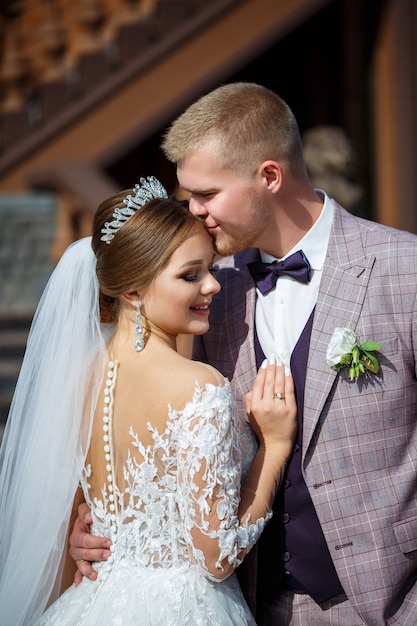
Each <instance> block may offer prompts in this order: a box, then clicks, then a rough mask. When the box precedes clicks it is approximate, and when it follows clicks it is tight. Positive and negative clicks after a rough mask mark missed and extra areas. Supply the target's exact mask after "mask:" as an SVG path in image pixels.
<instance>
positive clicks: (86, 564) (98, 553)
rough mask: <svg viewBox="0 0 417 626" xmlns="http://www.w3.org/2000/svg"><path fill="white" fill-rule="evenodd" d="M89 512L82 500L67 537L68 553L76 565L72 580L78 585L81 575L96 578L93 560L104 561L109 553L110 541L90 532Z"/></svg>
mask: <svg viewBox="0 0 417 626" xmlns="http://www.w3.org/2000/svg"><path fill="white" fill-rule="evenodd" d="M91 521H92V520H91V513H90V509H89V508H88V505H87V504H86V503H85V502H82V503H81V504H80V505H79V507H78V516H77V518H76V520H75V522H74V526H73V529H72V532H71V534H70V537H69V546H70V547H69V554H70V556H71V557H72V559H73V560H74V561H75V563H76V565H77V568H78V569H77V571H76V572H75V575H74V582H75V584H76V585H79V584H80V582H81V581H82V578H83V576H86V577H87V578H90V580H96V578H97V572H96V571H95V570H94V569H93V567H92V562H93V561H106V560H107V559H108V558H109V556H110V555H111V551H110V546H111V541H110V540H109V539H106V538H105V537H97V536H95V535H92V534H91V532H90V525H91Z"/></svg>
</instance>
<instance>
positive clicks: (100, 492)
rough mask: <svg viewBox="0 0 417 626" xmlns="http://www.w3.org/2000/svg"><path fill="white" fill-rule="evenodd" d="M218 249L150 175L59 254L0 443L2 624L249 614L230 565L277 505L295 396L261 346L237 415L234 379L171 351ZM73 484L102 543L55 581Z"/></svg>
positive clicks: (198, 330)
mask: <svg viewBox="0 0 417 626" xmlns="http://www.w3.org/2000/svg"><path fill="white" fill-rule="evenodd" d="M212 262H213V247H212V242H211V238H210V236H209V234H208V233H207V231H206V230H205V228H204V226H203V224H202V223H201V222H199V220H198V219H197V218H196V217H194V216H192V215H191V214H190V213H189V212H188V210H187V208H186V207H184V206H183V205H182V204H181V203H179V202H177V201H174V200H173V199H169V198H167V194H166V191H165V189H164V188H163V187H162V185H161V184H160V183H159V182H158V181H157V180H156V179H154V178H153V177H150V178H148V179H141V181H140V184H139V185H136V186H135V188H134V190H133V192H131V193H130V194H129V193H128V192H123V193H121V194H117V195H116V196H114V197H112V198H110V199H109V200H107V201H105V202H103V203H102V204H101V205H100V207H99V208H98V210H97V213H96V215H95V218H94V223H93V235H92V238H85V239H82V240H80V241H78V242H76V243H75V244H73V245H72V246H70V248H69V249H68V250H67V251H66V253H65V254H64V256H63V258H62V259H61V261H60V263H59V264H58V266H57V268H56V270H55V271H54V273H53V275H52V277H51V279H50V281H49V283H48V285H47V287H46V290H45V293H44V295H43V296H42V299H41V302H40V304H39V307H38V310H37V312H36V315H35V318H34V321H33V324H32V328H31V332H30V336H29V340H28V346H27V350H26V355H25V359H24V363H23V365H22V369H21V373H20V376H19V380H18V384H17V386H16V391H15V396H14V399H13V402H12V406H11V409H10V414H9V418H8V421H7V428H6V432H5V436H4V441H3V445H2V448H1V455H0V484H1V496H0V519H1V526H2V530H1V536H0V606H1V609H2V620H4V623H5V624H10V625H11V624H13V626H19V625H29V624H30V625H31V626H32V625H33V624H35V623H36V624H39V625H44V626H46V625H50V624H57V625H58V624H59V625H64V624H69V625H75V624H81V623H82V624H83V625H91V626H96V625H97V624H101V625H106V624H123V625H124V626H125V625H133V624H137V625H141V626H146V625H149V626H154V625H157V624H161V625H164V626H170V625H174V624H180V625H188V624H189V625H190V626H191V625H192V626H197V625H199V624H201V625H218V626H227V625H229V624H230V625H236V626H242V625H243V624H254V623H255V622H254V619H253V617H252V616H251V614H250V612H249V609H248V607H247V605H246V603H245V601H244V599H243V596H242V593H241V591H240V588H239V585H238V582H237V578H236V575H235V574H234V570H235V568H236V567H237V566H238V565H239V564H240V563H241V561H242V559H243V558H244V557H245V555H246V554H247V552H248V551H249V550H250V549H251V548H252V547H253V545H254V544H255V542H256V541H257V540H258V538H259V536H260V534H261V533H262V530H263V528H264V526H265V524H266V523H267V522H268V520H269V519H270V517H271V509H272V502H273V499H274V495H275V493H276V490H277V488H278V487H279V483H280V480H281V477H282V473H283V469H284V466H285V463H286V460H287V459H288V457H289V455H290V452H291V448H292V444H293V440H294V435H295V430H296V406H295V399H294V390H293V384H292V378H291V376H289V375H285V373H284V368H283V367H282V366H280V365H277V364H276V362H275V359H274V358H273V357H272V358H271V359H269V361H268V362H265V363H264V364H263V365H262V367H261V368H260V370H259V373H258V375H257V377H256V379H255V381H254V386H253V390H252V392H251V394H250V395H249V397H248V398H247V408H248V420H249V422H250V425H249V423H246V422H245V423H242V422H240V421H239V420H238V418H237V416H236V411H235V407H234V403H233V400H232V396H231V389H230V385H229V382H228V381H227V380H225V379H224V378H223V377H222V376H221V375H220V374H219V373H218V372H217V371H216V370H215V369H214V368H212V367H211V366H209V365H206V364H204V363H197V362H193V361H191V360H189V359H187V358H185V357H184V356H182V355H181V354H179V352H178V351H177V349H176V338H177V337H178V335H179V334H190V335H197V334H202V333H204V332H206V331H207V329H208V327H209V313H210V304H211V301H212V298H213V296H215V294H216V293H217V292H218V291H219V288H220V287H219V284H218V282H217V281H216V279H215V278H214V276H213V274H212V271H211V266H212ZM278 391H280V392H284V394H285V395H284V397H285V399H284V400H279V401H276V400H274V394H277V392H278ZM281 395H282V394H279V396H281ZM251 427H252V428H251ZM80 494H81V498H83V499H85V501H86V502H87V504H88V505H89V507H90V508H91V513H92V518H93V524H92V532H93V533H94V534H95V535H102V536H105V537H107V538H108V539H109V540H110V542H111V550H112V555H111V557H110V558H109V559H108V560H107V561H106V562H103V563H97V564H95V568H96V571H97V577H96V580H89V579H88V578H84V579H83V581H82V582H81V584H80V585H78V586H76V585H74V584H73V585H71V586H70V587H69V588H68V589H67V590H65V591H64V586H65V585H63V584H62V580H66V579H68V576H69V577H71V576H72V575H73V573H71V572H70V573H69V574H68V573H67V572H66V568H67V567H68V566H69V565H70V564H72V565H73V562H72V560H71V559H70V558H68V557H67V533H68V527H69V522H70V517H71V512H72V509H73V507H75V504H74V503H76V502H77V501H79V500H80ZM66 557H67V558H66Z"/></svg>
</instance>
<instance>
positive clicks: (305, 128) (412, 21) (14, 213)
mask: <svg viewBox="0 0 417 626" xmlns="http://www.w3.org/2000/svg"><path fill="white" fill-rule="evenodd" d="M416 35H417V2H416V1H415V0H37V1H36V2H34V1H33V0H0V46H1V47H0V53H1V56H0V225H1V228H0V438H1V432H2V425H4V423H5V421H6V416H7V411H8V407H9V404H10V400H11V396H12V393H13V389H14V386H15V383H16V379H17V375H18V371H19V367H20V364H21V359H22V356H23V353H24V346H25V342H26V339H27V333H28V329H29V326H30V321H31V318H32V316H33V313H34V310H35V307H36V305H37V303H38V300H39V297H40V294H41V292H42V289H43V287H44V286H45V284H46V281H47V279H48V277H49V275H50V273H51V271H52V269H53V267H54V265H55V264H56V262H57V260H58V259H59V258H60V256H61V254H62V252H63V251H64V249H65V248H66V247H67V245H68V244H69V243H70V242H72V241H74V240H75V239H77V238H79V237H81V236H84V235H88V234H90V224H91V217H92V215H93V213H94V211H95V209H96V208H97V205H98V203H99V202H100V201H101V200H102V199H104V198H105V197H107V196H108V195H110V194H112V193H113V192H115V191H118V190H119V189H122V188H125V187H131V186H132V184H133V183H134V182H135V181H136V180H137V178H138V176H140V175H143V176H146V175H150V174H153V175H156V176H157V177H158V178H160V180H161V181H162V182H163V183H164V185H165V186H166V187H167V188H168V189H169V191H174V190H175V187H176V177H175V169H174V168H173V166H172V165H171V164H169V163H167V162H166V161H165V159H164V157H163V155H162V152H161V151H160V148H159V146H160V142H161V137H162V135H163V133H164V132H165V130H166V128H167V127H168V126H169V124H170V122H171V121H172V119H174V118H175V117H176V116H177V115H178V114H179V113H181V112H182V111H183V109H184V108H185V107H187V105H188V104H190V103H191V102H192V101H193V100H195V99H196V98H198V97H199V96H200V95H202V94H203V93H205V92H207V91H209V90H211V89H212V88H214V87H216V86H218V85H219V84H222V83H225V82H231V81H236V80H244V81H254V82H259V83H261V84H263V85H265V86H267V87H269V88H270V89H272V90H274V91H276V92H277V93H278V94H279V95H280V96H282V97H283V98H284V99H285V100H286V101H287V102H288V104H289V105H290V106H291V108H292V109H293V111H294V113H295V115H296V117H297V119H298V122H299V125H300V129H301V132H302V136H303V142H304V150H305V157H306V162H307V165H308V167H309V170H310V174H311V177H312V179H313V182H314V183H315V184H316V185H317V186H319V187H323V188H324V189H326V190H327V191H328V192H329V193H330V194H331V195H333V197H334V198H335V199H336V200H338V201H339V202H341V203H342V204H343V205H344V206H345V207H346V208H347V209H348V210H350V211H352V212H355V213H357V214H359V215H361V216H363V217H368V218H371V219H374V220H376V221H379V222H381V223H384V224H387V225H390V226H394V227H397V228H401V229H405V230H409V231H412V232H415V233H417V210H416V206H417V202H416V201H417V187H416V178H417V176H416V172H415V169H416V151H417V53H416V46H417V36H416ZM75 366H76V365H75Z"/></svg>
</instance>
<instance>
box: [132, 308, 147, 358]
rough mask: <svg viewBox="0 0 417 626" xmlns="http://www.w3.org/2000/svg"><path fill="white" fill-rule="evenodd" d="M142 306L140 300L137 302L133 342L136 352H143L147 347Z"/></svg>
mask: <svg viewBox="0 0 417 626" xmlns="http://www.w3.org/2000/svg"><path fill="white" fill-rule="evenodd" d="M141 306H142V302H141V301H140V300H138V301H137V302H136V320H135V341H134V342H133V347H134V349H135V350H136V352H141V351H142V350H143V348H144V347H145V342H144V340H143V326H142V316H141V314H140V307H141Z"/></svg>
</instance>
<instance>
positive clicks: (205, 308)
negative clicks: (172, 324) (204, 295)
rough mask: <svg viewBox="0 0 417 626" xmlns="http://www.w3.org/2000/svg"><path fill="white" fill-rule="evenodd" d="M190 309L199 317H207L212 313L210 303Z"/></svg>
mask: <svg viewBox="0 0 417 626" xmlns="http://www.w3.org/2000/svg"><path fill="white" fill-rule="evenodd" d="M190 309H191V311H193V313H197V315H202V316H204V317H205V316H207V315H208V314H209V313H210V303H209V302H206V303H205V304H196V305H194V306H190Z"/></svg>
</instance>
